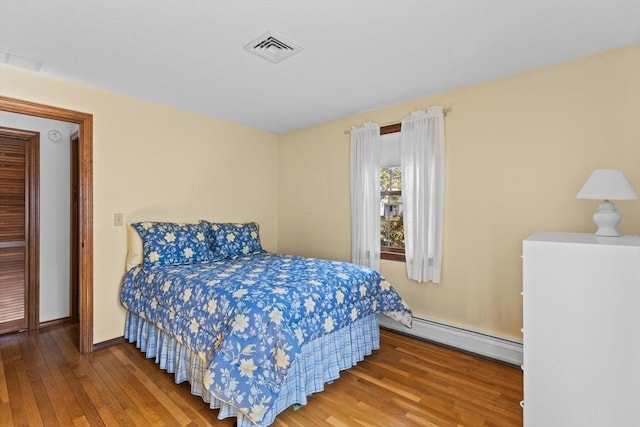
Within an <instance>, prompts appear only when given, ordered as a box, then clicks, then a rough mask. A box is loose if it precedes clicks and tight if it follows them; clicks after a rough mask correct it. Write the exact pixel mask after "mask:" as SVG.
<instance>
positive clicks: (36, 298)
mask: <svg viewBox="0 0 640 427" xmlns="http://www.w3.org/2000/svg"><path fill="white" fill-rule="evenodd" d="M0 136H2V137H6V138H11V139H16V140H19V141H22V142H24V143H25V144H26V145H27V147H26V158H25V162H26V182H25V193H27V200H28V202H26V203H25V205H24V208H25V212H24V213H25V215H24V219H25V225H26V227H25V230H24V231H25V243H26V247H25V249H26V250H25V254H24V255H25V266H24V270H25V271H24V273H25V277H24V279H25V280H24V287H25V295H24V296H25V301H24V302H25V304H24V308H25V313H24V316H25V317H24V318H25V321H26V322H25V324H26V328H27V330H29V331H35V330H37V329H38V328H39V327H40V134H39V133H38V132H33V131H29V130H22V129H12V128H7V127H2V126H0Z"/></svg>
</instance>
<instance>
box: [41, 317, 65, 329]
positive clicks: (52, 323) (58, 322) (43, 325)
mask: <svg viewBox="0 0 640 427" xmlns="http://www.w3.org/2000/svg"><path fill="white" fill-rule="evenodd" d="M72 322H73V319H72V318H71V317H70V316H69V317H61V318H60V319H53V320H47V321H46V322H42V323H40V329H44V328H51V327H53V326H59V325H64V324H67V323H72Z"/></svg>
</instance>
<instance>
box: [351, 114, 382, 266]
mask: <svg viewBox="0 0 640 427" xmlns="http://www.w3.org/2000/svg"><path fill="white" fill-rule="evenodd" d="M379 162H380V126H379V125H377V124H375V123H365V124H364V125H362V126H360V127H354V128H352V129H351V261H352V262H353V263H355V264H360V265H364V266H367V267H371V268H375V269H376V270H378V269H379V268H380V165H379Z"/></svg>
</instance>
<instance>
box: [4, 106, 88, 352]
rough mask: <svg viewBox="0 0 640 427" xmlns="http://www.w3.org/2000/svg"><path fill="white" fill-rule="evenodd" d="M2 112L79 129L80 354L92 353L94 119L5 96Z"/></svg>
mask: <svg viewBox="0 0 640 427" xmlns="http://www.w3.org/2000/svg"><path fill="white" fill-rule="evenodd" d="M0 110H2V111H8V112H12V113H17V114H24V115H28V116H35V117H43V118H48V119H53V120H61V121H66V122H70V123H76V124H78V126H79V131H78V199H77V200H78V239H77V241H78V300H79V301H78V323H79V343H78V348H79V350H80V352H81V353H90V352H92V351H93V116H92V115H91V114H86V113H81V112H77V111H72V110H66V109H62V108H57V107H51V106H47V105H41V104H36V103H32V102H28V101H21V100H18V99H13V98H6V97H2V96H0ZM35 328H37V325H36V327H35Z"/></svg>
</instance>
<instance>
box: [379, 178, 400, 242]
mask: <svg viewBox="0 0 640 427" xmlns="http://www.w3.org/2000/svg"><path fill="white" fill-rule="evenodd" d="M380 216H381V217H380V246H386V247H392V248H404V228H403V219H404V215H403V212H402V175H401V169H400V168H399V167H392V168H383V169H381V170H380Z"/></svg>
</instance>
